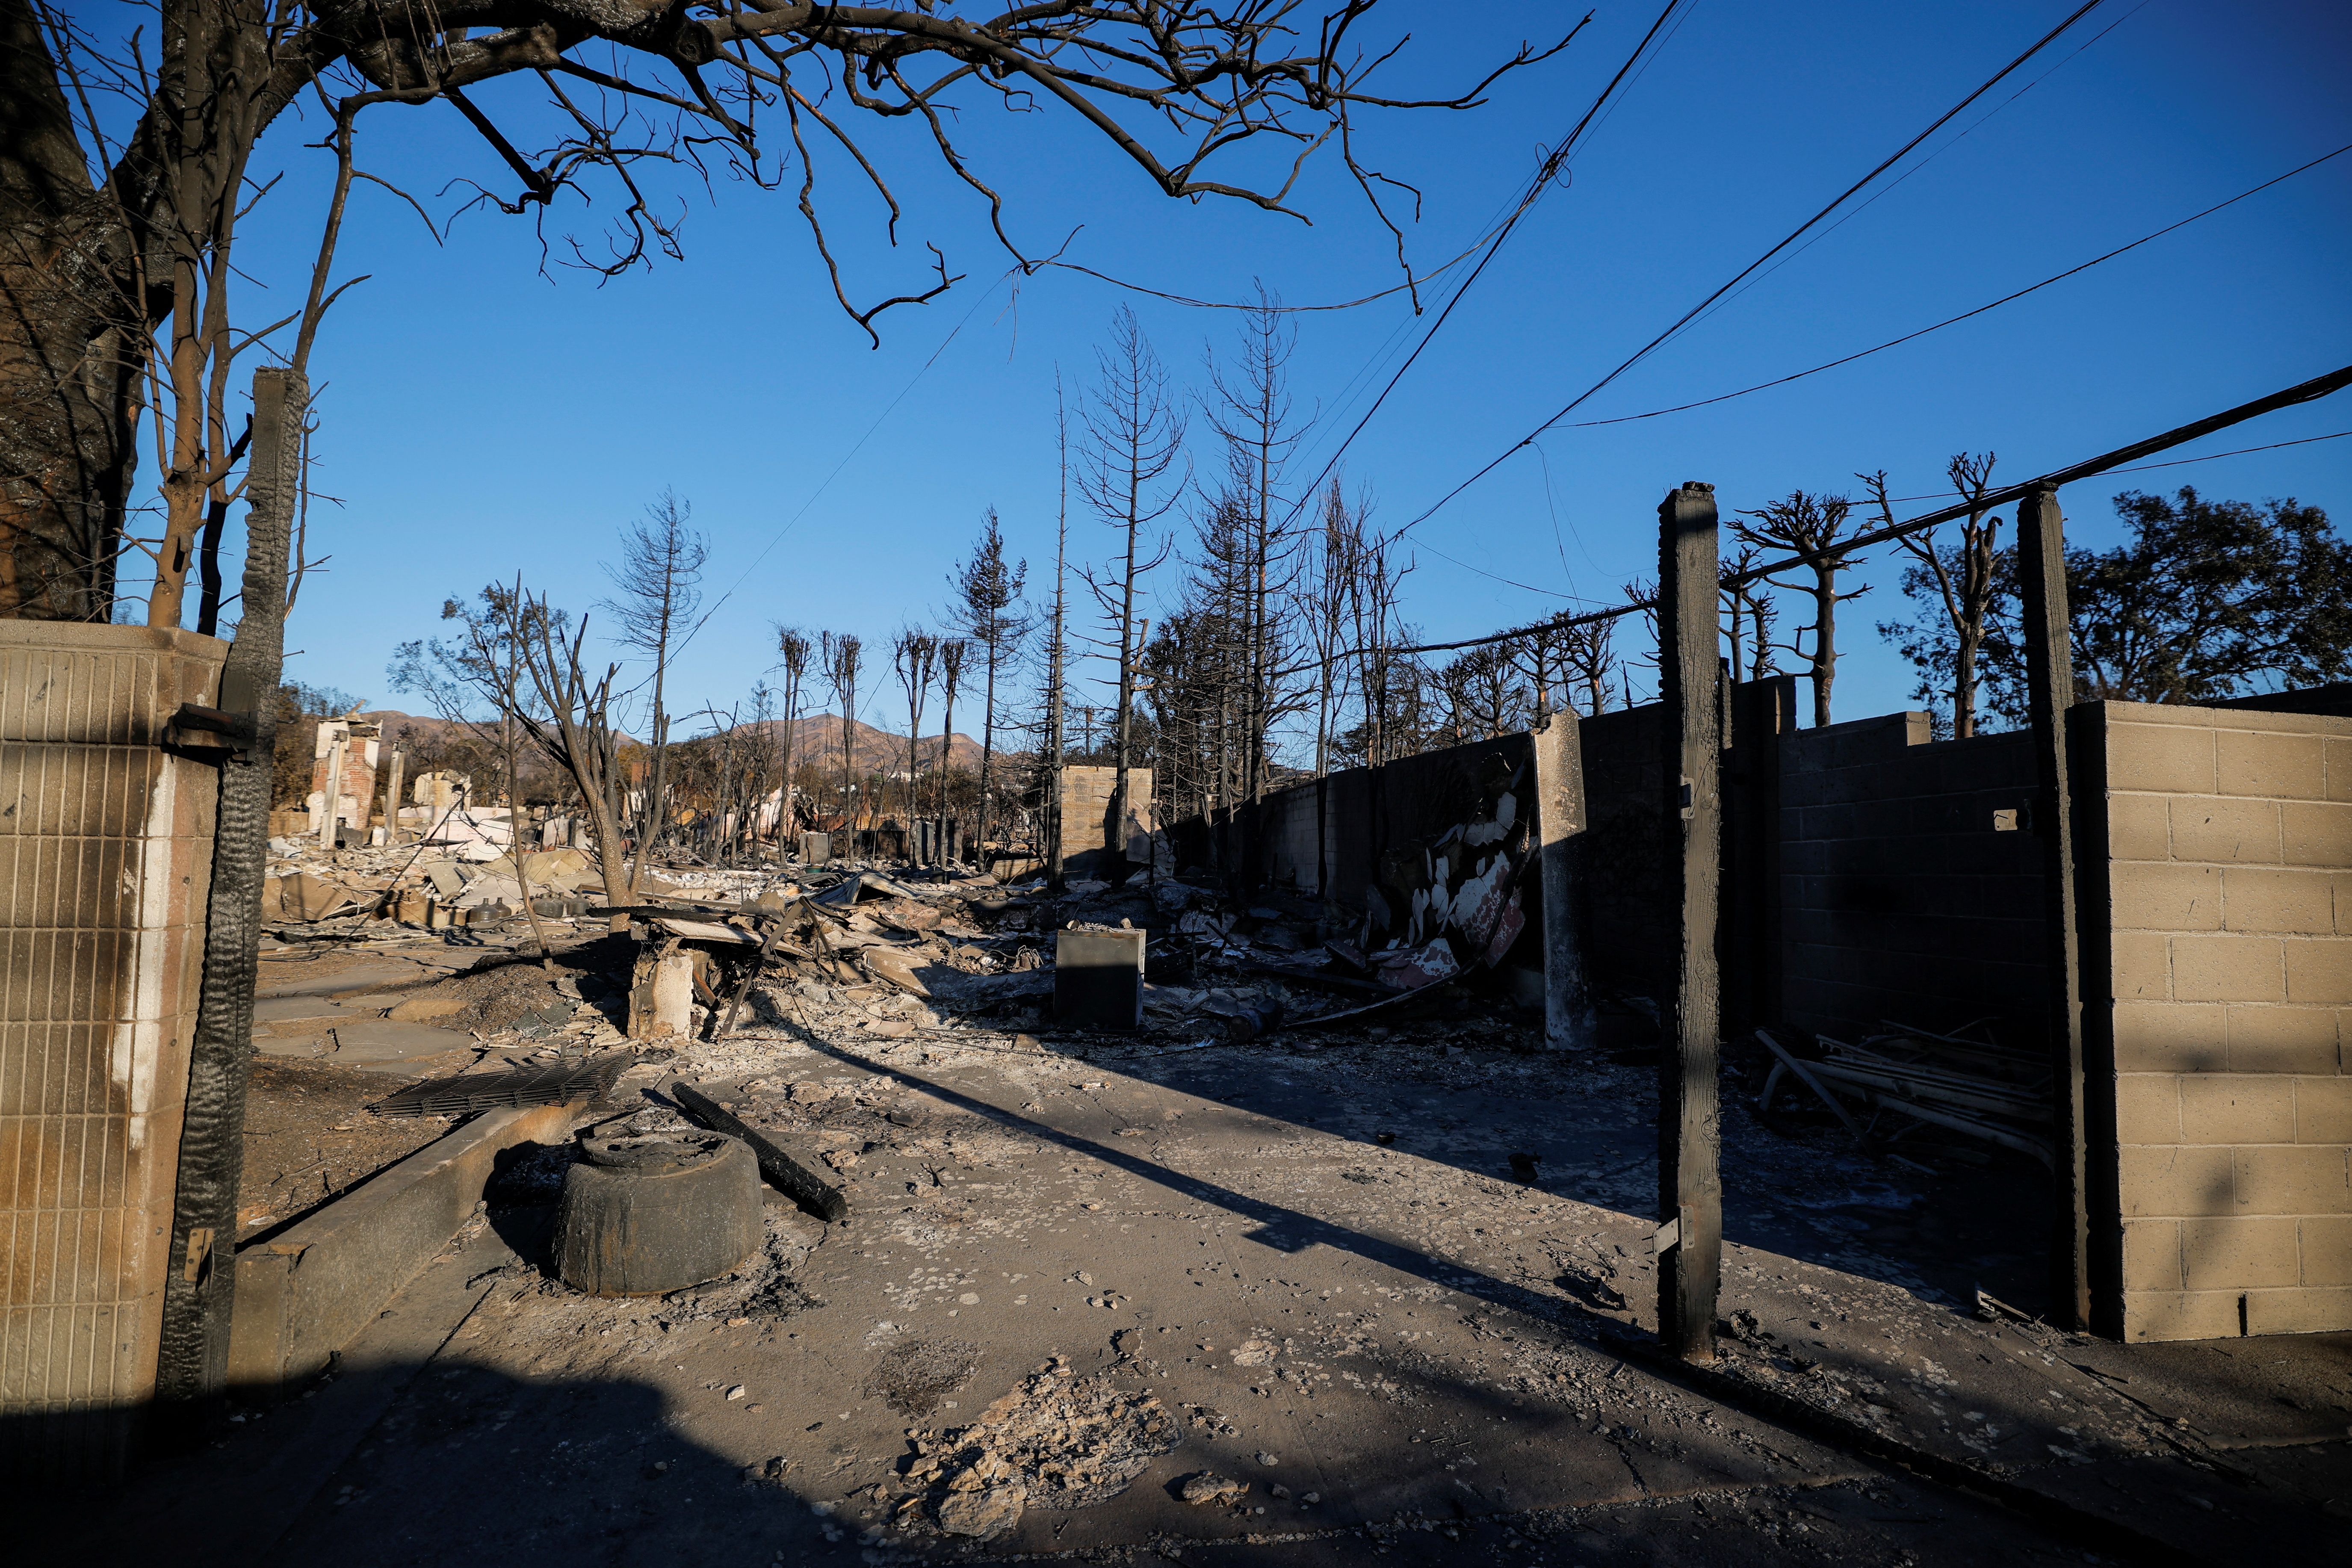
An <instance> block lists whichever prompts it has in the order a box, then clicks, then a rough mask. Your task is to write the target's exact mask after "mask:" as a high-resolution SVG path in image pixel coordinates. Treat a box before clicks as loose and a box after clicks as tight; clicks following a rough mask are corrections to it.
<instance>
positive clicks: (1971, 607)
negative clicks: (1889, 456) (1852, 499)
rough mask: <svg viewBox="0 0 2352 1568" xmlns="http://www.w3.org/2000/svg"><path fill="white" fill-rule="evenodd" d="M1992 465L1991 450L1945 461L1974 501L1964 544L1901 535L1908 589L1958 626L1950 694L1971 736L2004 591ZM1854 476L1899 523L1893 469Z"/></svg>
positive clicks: (1956, 729) (1889, 628)
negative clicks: (1890, 486)
mask: <svg viewBox="0 0 2352 1568" xmlns="http://www.w3.org/2000/svg"><path fill="white" fill-rule="evenodd" d="M1992 465H1993V454H1992V453H1990V452H1979V453H1976V454H1974V455H1971V454H1969V453H1967V452H1956V453H1954V454H1953V455H1952V460H1951V461H1950V462H1948V463H1947V464H1946V465H1945V466H1944V472H1945V473H1946V474H1947V475H1948V476H1949V477H1950V479H1951V481H1952V488H1953V489H1955V490H1957V491H1958V493H1959V496H1960V499H1961V500H1964V501H1966V502H1968V506H1969V514H1968V516H1967V517H1966V518H1964V519H1962V520H1961V522H1960V539H1959V542H1958V544H1957V545H1948V544H1945V543H1944V542H1941V541H1940V540H1938V539H1937V537H1936V535H1937V532H1938V530H1937V529H1932V528H1931V529H1929V530H1928V531H1927V532H1925V533H1916V534H1905V535H1904V536H1903V537H1901V538H1900V539H1898V540H1896V541H1895V542H1896V543H1898V544H1900V545H1901V546H1902V547H1903V548H1904V549H1905V550H1906V552H1909V553H1910V555H1911V557H1912V559H1913V561H1914V562H1915V564H1913V565H1910V566H1907V567H1906V568H1904V572H1903V592H1904V594H1905V595H1906V597H1909V598H1914V599H1921V598H1932V599H1934V600H1935V601H1936V603H1937V605H1938V606H1939V607H1940V608H1941V609H1942V610H1943V612H1944V619H1945V620H1946V621H1947V622H1948V623H1949V625H1950V626H1951V637H1952V664H1951V675H1952V686H1951V690H1950V693H1949V695H1950V697H1951V700H1952V734H1953V737H1954V738H1955V739H1963V740H1964V739H1966V738H1967V737H1969V736H1970V735H1973V734H1975V733H1976V732H1977V686H1978V677H1977V661H1978V656H1979V653H1980V652H1981V651H1982V650H1983V647H1984V641H1985V631H1986V628H1987V626H1989V625H1990V621H1991V618H1992V610H1993V602H1994V600H1995V599H1996V598H1998V597H1999V596H2000V584H1999V582H1998V581H1997V580H1996V578H1995V576H1994V569H1995V565H1996V563H1997V562H1998V560H1999V556H2000V519H1999V518H1998V517H1989V516H1987V515H1986V513H1987V512H1988V511H1990V508H1989V507H1987V506H1986V505H1985V504H1984V498H1985V495H1986V493H1987V492H1988V491H1990V489H1992ZM1854 477H1855V478H1856V479H1860V480H1862V482H1863V483H1864V485H1865V486H1867V487H1868V488H1869V490H1870V500H1871V504H1872V505H1873V506H1874V507H1875V508H1877V510H1878V514H1879V516H1881V517H1882V518H1884V519H1885V520H1886V521H1888V522H1889V523H1892V522H1893V521H1894V518H1895V503H1894V502H1893V501H1892V500H1890V499H1888V497H1887V494H1886V470H1885V469H1884V468H1881V469H1880V470H1879V471H1878V472H1876V473H1874V474H1857V475H1855V476H1854ZM1907 629H1908V628H1906V627H1901V626H1895V625H1893V624H1885V625H1882V626H1880V627H1879V628H1878V630H1879V633H1880V635H1881V636H1884V637H1893V636H1895V635H1896V634H1898V633H1899V632H1902V631H1906V630H1907ZM1905 651H1906V653H1907V652H1908V651H1909V650H1908V649H1907V648H1906V650H1905ZM1927 690H1928V689H1927V683H1926V682H1924V681H1923V682H1921V692H1920V694H1921V695H1922V696H1926V695H1927Z"/></svg>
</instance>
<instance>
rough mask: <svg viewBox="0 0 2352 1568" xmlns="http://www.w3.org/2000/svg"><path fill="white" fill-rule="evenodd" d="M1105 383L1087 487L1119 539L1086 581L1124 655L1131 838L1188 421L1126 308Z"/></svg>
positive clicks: (1105, 359) (1114, 795)
mask: <svg viewBox="0 0 2352 1568" xmlns="http://www.w3.org/2000/svg"><path fill="white" fill-rule="evenodd" d="M1096 363H1097V371H1098V379H1097V384H1096V386H1095V394H1094V398H1093V401H1092V404H1091V405H1090V406H1089V407H1088V408H1087V412H1086V414H1085V415H1084V416H1083V417H1084V423H1085V430H1086V436H1087V444H1086V449H1085V453H1084V458H1083V463H1082V466H1081V468H1080V470H1079V478H1078V489H1079V493H1080V494H1081V495H1082V496H1084V497H1085V498H1086V500H1087V505H1088V506H1090V507H1091V508H1092V509H1093V510H1094V512H1095V515H1096V516H1097V518H1098V519H1100V520H1101V521H1102V522H1103V523H1104V524H1105V525H1106V526H1108V528H1109V529H1110V530H1111V531H1113V532H1114V533H1115V534H1116V535H1117V536H1118V542H1119V553H1118V556H1117V557H1116V558H1115V560H1114V561H1113V562H1112V563H1109V564H1108V566H1107V567H1105V568H1103V569H1101V570H1100V571H1097V569H1095V568H1092V567H1089V568H1087V569H1086V581H1087V587H1088V588H1089V589H1090V590H1092V592H1093V594H1094V597H1095V603H1096V605H1097V607H1098V608H1099V609H1100V611H1101V613H1102V616H1103V622H1104V636H1103V637H1102V638H1101V639H1100V640H1099V641H1098V643H1097V646H1098V647H1102V648H1103V649H1105V650H1106V652H1105V654H1104V655H1103V657H1107V658H1111V659H1112V660H1114V661H1115V667H1116V671H1117V673H1116V676H1115V679H1113V680H1112V681H1111V682H1109V683H1108V684H1112V685H1114V686H1116V688H1117V689H1118V708H1117V710H1116V711H1115V713H1114V716H1113V726H1112V729H1113V739H1112V745H1113V748H1114V756H1115V761H1114V762H1113V764H1112V765H1113V766H1114V767H1115V768H1116V769H1117V770H1118V773H1117V776H1116V778H1115V780H1114V782H1113V784H1112V785H1111V808H1110V810H1111V816H1110V819H1111V823H1112V826H1113V828H1114V831H1115V832H1117V833H1118V834H1119V835H1121V836H1122V837H1121V843H1122V845H1123V844H1124V835H1125V834H1126V832H1127V825H1128V824H1129V821H1130V820H1140V817H1141V815H1142V814H1141V813H1140V812H1139V811H1138V810H1137V809H1136V805H1137V803H1136V802H1135V800H1134V799H1133V798H1132V796H1131V795H1130V793H1129V791H1130V784H1131V782H1132V781H1131V779H1130V776H1129V775H1130V774H1131V773H1132V772H1133V770H1134V767H1135V762H1136V745H1135V716H1136V715H1135V708H1136V692H1137V686H1136V680H1137V676H1138V673H1139V664H1140V661H1141V658H1142V655H1143V646H1144V641H1145V636H1146V633H1147V630H1148V627H1147V626H1139V616H1138V614H1137V612H1138V610H1139V600H1140V599H1141V597H1142V595H1143V593H1144V589H1143V577H1144V574H1146V573H1148V572H1150V571H1152V570H1154V569H1155V568H1157V567H1159V566H1160V565H1161V564H1162V563H1165V562H1166V561H1167V559H1168V557H1169V554H1170V553H1171V551H1172V550H1173V549H1174V546H1173V545H1171V544H1169V543H1166V542H1159V541H1152V540H1150V539H1149V538H1148V537H1147V534H1148V531H1149V530H1150V529H1151V528H1152V527H1153V526H1154V525H1156V524H1157V523H1158V522H1159V521H1160V519H1161V518H1163V517H1165V516H1166V515H1167V514H1168V513H1169V512H1170V511H1171V510H1173V509H1174V507H1175V505H1176V503H1177V501H1178V500H1179V499H1180V498H1181V495H1182V493H1183V488H1182V485H1181V482H1180V483H1171V482H1170V481H1169V479H1168V476H1169V474H1170V472H1171V470H1173V469H1174V468H1176V467H1177V465H1178V464H1179V463H1180V462H1181V460H1182V458H1183V452H1184V418H1183V416H1182V415H1181V413H1180V412H1179V411H1178V410H1177V408H1176V406H1175V405H1174V403H1173V402H1172V401H1171V399H1170V397H1169V395H1168V373H1167V370H1166V369H1165V367H1164V366H1162V365H1161V363H1160V356H1159V354H1158V353H1154V352H1153V350H1152V347H1151V343H1150V340H1149V339H1148V338H1146V337H1145V336H1144V335H1143V326H1142V323H1141V322H1139V321H1137V320H1136V319H1135V312H1134V311H1132V310H1128V309H1127V308H1126V307H1125V306H1121V307H1120V308H1119V310H1118V313H1117V314H1116V315H1114V316H1113V317H1112V318H1111V343H1110V347H1108V349H1105V350H1102V351H1100V352H1099V353H1097V356H1096Z"/></svg>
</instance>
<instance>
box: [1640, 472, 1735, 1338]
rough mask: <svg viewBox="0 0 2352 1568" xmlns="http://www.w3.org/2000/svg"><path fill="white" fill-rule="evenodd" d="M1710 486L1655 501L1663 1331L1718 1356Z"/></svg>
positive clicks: (1717, 725) (1717, 781)
mask: <svg viewBox="0 0 2352 1568" xmlns="http://www.w3.org/2000/svg"><path fill="white" fill-rule="evenodd" d="M1716 527H1717V525H1716V507H1715V487H1714V486H1712V485H1703V484H1697V483H1685V485H1683V487H1682V488H1681V489H1676V490H1675V491H1673V492H1671V493H1670V494H1668V495H1667V497H1666V499H1665V500H1664V501H1662V502H1661V503H1659V506H1658V689H1659V693H1660V695H1661V697H1662V698H1663V699H1664V702H1665V708H1666V714H1665V720H1666V721H1665V729H1664V746H1665V756H1664V763H1665V774H1664V782H1665V785H1666V788H1667V790H1668V792H1669V798H1668V802H1667V804H1668V805H1669V807H1670V815H1669V816H1668V818H1667V821H1668V822H1669V824H1671V825H1672V826H1673V828H1674V830H1673V831H1670V832H1669V833H1668V834H1667V836H1666V843H1667V846H1668V852H1667V853H1668V861H1669V863H1668V865H1667V866H1666V867H1665V868H1664V871H1665V875H1666V881H1667V885H1668V886H1669V887H1672V888H1675V889H1678V896H1677V897H1676V899H1675V922H1674V924H1675V952H1674V963H1675V994H1674V996H1673V998H1672V1009H1671V1011H1670V1012H1669V1013H1668V1014H1667V1016H1666V1018H1665V1020H1664V1022H1665V1026H1666V1028H1665V1040H1664V1048H1663V1050H1662V1051H1661V1052H1660V1056H1659V1068H1658V1207H1659V1215H1658V1220H1659V1228H1658V1236H1657V1241H1656V1247H1657V1254H1658V1337H1659V1339H1660V1341H1661V1342H1663V1343H1664V1346H1665V1348H1666V1349H1667V1350H1669V1351H1671V1352H1674V1353H1675V1354H1676V1355H1680V1356H1682V1357H1684V1358H1685V1359H1686V1360H1690V1361H1712V1360H1714V1359H1715V1300H1716V1290H1717V1284H1718V1281H1719V1277H1720V1274H1721V1271H1722V1260H1723V1178H1722V1171H1721V1161H1720V1137H1721V1131H1722V1129H1721V1119H1720V1115H1719V1110H1718V1106H1717V1054H1718V1049H1719V1040H1720V1036H1719V1033H1718V1025H1719V1022H1720V1020H1719V1016H1718V1015H1719V1013H1720V1010H1721V986H1720V982H1719V977H1718V974H1717V959H1716V925H1717V911H1718V909H1719V907H1720V904H1721V882H1722V876H1723V860H1722V856H1723V783H1722V774H1723V690H1722V687H1723V667H1722V660H1721V657H1720V655H1719V654H1718V652H1717V639H1718V637H1719V636H1720V633H1719V631H1718V629H1717V619H1716V595H1717V547H1716Z"/></svg>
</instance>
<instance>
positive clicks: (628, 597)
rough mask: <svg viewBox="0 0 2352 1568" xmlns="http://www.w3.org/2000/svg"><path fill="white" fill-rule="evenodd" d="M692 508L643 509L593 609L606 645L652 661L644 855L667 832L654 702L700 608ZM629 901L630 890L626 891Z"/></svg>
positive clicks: (671, 500)
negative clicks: (605, 622) (607, 627)
mask: <svg viewBox="0 0 2352 1568" xmlns="http://www.w3.org/2000/svg"><path fill="white" fill-rule="evenodd" d="M693 516H694V508H693V507H692V506H691V505H690V504H688V502H687V501H685V500H681V499H679V497H678V496H677V494H676V493H675V492H673V491H670V490H664V491H663V492H662V493H661V498H660V499H659V500H656V501H655V502H654V503H653V504H652V505H650V506H648V507H646V515H645V516H644V517H643V518H641V519H640V520H638V521H635V522H633V523H631V524H629V525H628V526H627V527H626V528H624V529H623V530H622V531H621V560H620V563H619V564H618V565H607V566H606V567H605V568H604V573H605V575H606V576H608V577H610V578H611V579H612V580H613V586H614V588H615V589H616V590H618V592H617V593H616V594H615V595H614V597H613V598H610V599H607V600H604V601H603V602H602V603H600V604H599V605H597V606H596V607H597V608H598V609H601V610H603V611H604V613H605V614H606V615H609V616H612V617H613V620H614V624H615V625H616V626H617V627H618V628H619V629H618V630H617V631H616V632H615V633H614V637H613V640H614V642H617V643H619V644H620V645H621V646H622V647H625V648H631V649H634V650H635V651H636V652H638V653H641V654H643V655H645V656H646V658H649V659H651V660H652V661H653V667H654V673H653V687H654V689H653V710H652V718H651V719H650V720H649V721H647V730H648V731H649V733H648V735H647V737H646V752H647V753H648V756H649V759H650V761H649V764H648V769H647V773H646V793H645V805H644V807H643V808H642V809H640V810H639V811H638V812H637V813H636V821H635V827H636V833H637V843H638V845H639V846H640V847H641V849H642V851H643V853H640V854H639V856H638V857H637V862H638V864H639V865H640V866H642V865H643V864H644V861H645V855H646V854H648V853H651V852H652V851H653V850H654V849H655V848H656V847H658V846H659V844H660V843H661V838H662V835H663V834H664V833H665V832H667V829H668V826H669V801H668V790H669V727H670V718H671V715H670V711H669V710H668V708H667V706H666V705H665V704H664V702H663V700H662V698H663V692H664V689H665V687H666V685H667V680H668V677H669V656H670V647H671V645H672V644H673V643H674V642H675V641H677V637H678V636H679V634H680V632H681V630H682V629H683V628H684V627H685V626H687V623H688V622H690V621H692V620H693V619H694V613H695V611H697V610H698V609H699V608H701V607H702V591H701V587H700V584H701V581H702V566H703V563H704V562H705V561H706V560H707V559H708V558H709V552H710V550H709V543H708V542H706V541H705V540H704V538H703V537H702V535H701V534H699V533H697V532H696V531H694V529H693V528H692V527H690V526H689V522H690V520H691V519H692V518H693ZM630 889H631V896H632V897H633V898H634V897H635V881H634V879H633V880H632V881H631V883H630Z"/></svg>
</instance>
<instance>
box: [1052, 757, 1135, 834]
mask: <svg viewBox="0 0 2352 1568" xmlns="http://www.w3.org/2000/svg"><path fill="white" fill-rule="evenodd" d="M1117 787H1118V769H1117V768H1099V767H1092V766H1087V765H1083V764H1080V763H1066V764H1065V765H1064V766H1063V768H1062V779H1061V800H1060V805H1061V808H1062V853H1063V854H1065V855H1076V854H1079V853H1081V852H1082V851H1085V850H1088V849H1108V848H1109V847H1111V846H1112V834H1111V821H1110V797H1111V795H1112V792H1113V791H1114V790H1115V789H1116V788H1117ZM1128 788H1129V790H1130V791H1131V792H1132V793H1133V795H1134V796H1135V800H1136V804H1137V805H1141V806H1143V807H1144V809H1143V810H1142V811H1140V812H1139V813H1138V814H1137V815H1138V816H1143V817H1145V818H1146V819H1147V820H1148V819H1149V818H1150V800H1151V770H1150V768H1129V770H1128Z"/></svg>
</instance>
